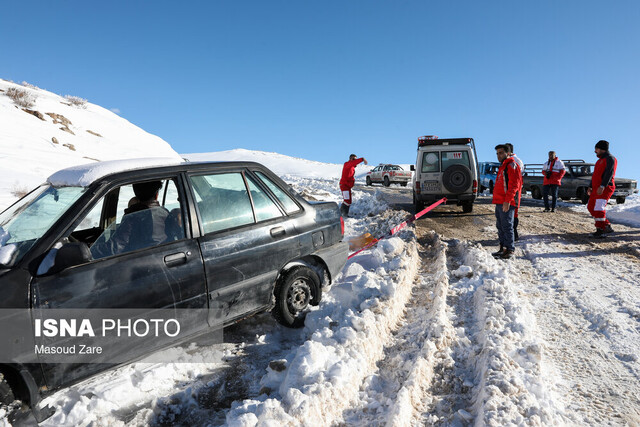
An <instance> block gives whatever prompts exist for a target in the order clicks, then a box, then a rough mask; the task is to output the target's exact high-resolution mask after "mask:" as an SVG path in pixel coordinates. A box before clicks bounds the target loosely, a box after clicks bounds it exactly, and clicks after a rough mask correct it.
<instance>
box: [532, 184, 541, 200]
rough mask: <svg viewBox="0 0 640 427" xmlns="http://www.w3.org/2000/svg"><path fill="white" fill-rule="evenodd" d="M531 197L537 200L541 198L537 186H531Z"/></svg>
mask: <svg viewBox="0 0 640 427" xmlns="http://www.w3.org/2000/svg"><path fill="white" fill-rule="evenodd" d="M531 197H533V198H534V199H537V200H540V199H542V192H541V191H540V189H539V188H538V187H531Z"/></svg>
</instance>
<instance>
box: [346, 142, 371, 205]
mask: <svg viewBox="0 0 640 427" xmlns="http://www.w3.org/2000/svg"><path fill="white" fill-rule="evenodd" d="M362 162H364V164H365V165H367V164H369V163H367V159H365V158H364V157H361V158H359V159H358V158H356V155H355V154H351V155H350V156H349V161H348V162H345V164H344V166H343V167H342V178H340V191H341V192H342V198H343V199H344V200H343V202H342V205H341V206H340V213H341V214H342V216H345V217H346V216H347V215H349V208H350V207H351V189H352V188H353V185H354V184H355V183H356V180H355V174H356V166H358V165H359V164H360V163H362Z"/></svg>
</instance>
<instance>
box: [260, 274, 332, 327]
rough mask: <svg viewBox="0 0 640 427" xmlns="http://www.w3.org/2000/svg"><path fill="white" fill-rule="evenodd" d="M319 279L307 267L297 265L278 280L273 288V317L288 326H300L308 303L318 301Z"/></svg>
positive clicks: (302, 324)
mask: <svg viewBox="0 0 640 427" xmlns="http://www.w3.org/2000/svg"><path fill="white" fill-rule="evenodd" d="M320 292H321V289H320V280H319V279H318V275H317V274H316V273H315V272H314V271H313V270H311V269H310V268H309V267H305V266H298V267H294V268H293V269H291V270H289V271H288V272H287V273H286V274H285V275H284V276H282V277H281V278H280V280H278V282H277V283H276V286H275V289H274V295H275V297H276V305H275V307H274V308H273V310H272V311H271V313H272V314H273V317H275V319H276V320H277V321H278V322H279V323H281V324H283V325H284V326H287V327H289V328H301V327H302V326H304V319H305V317H306V316H307V311H308V308H309V305H310V304H311V303H312V302H319V301H320V297H321V296H320Z"/></svg>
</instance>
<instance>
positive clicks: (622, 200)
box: [616, 197, 626, 205]
mask: <svg viewBox="0 0 640 427" xmlns="http://www.w3.org/2000/svg"><path fill="white" fill-rule="evenodd" d="M625 200H626V199H625V198H624V197H616V203H617V204H619V205H621V204H623V203H624V202H625Z"/></svg>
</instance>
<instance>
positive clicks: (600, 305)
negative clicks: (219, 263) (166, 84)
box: [0, 81, 640, 426]
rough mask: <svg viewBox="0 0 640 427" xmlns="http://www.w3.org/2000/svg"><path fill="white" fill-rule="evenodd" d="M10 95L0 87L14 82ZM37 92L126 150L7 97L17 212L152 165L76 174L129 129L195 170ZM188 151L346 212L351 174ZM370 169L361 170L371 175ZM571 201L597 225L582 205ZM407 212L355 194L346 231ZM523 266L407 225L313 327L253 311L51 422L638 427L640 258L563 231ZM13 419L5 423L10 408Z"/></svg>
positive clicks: (72, 402) (0, 145)
mask: <svg viewBox="0 0 640 427" xmlns="http://www.w3.org/2000/svg"><path fill="white" fill-rule="evenodd" d="M12 85H13V84H11V83H7V82H4V81H0V88H2V89H6V88H7V87H10V86H12ZM13 86H15V85H13ZM36 92H37V95H38V100H37V102H36V108H37V109H38V110H43V111H47V112H48V111H57V112H60V113H61V114H64V115H65V116H67V117H68V118H70V119H71V121H72V122H73V123H74V126H77V128H76V127H74V129H76V130H82V129H84V128H90V129H92V130H95V131H98V132H100V133H101V134H102V135H104V138H107V137H109V138H110V142H109V144H111V145H110V147H111V148H109V149H108V150H107V149H104V148H103V147H100V144H102V143H96V142H95V141H94V140H92V138H93V137H84V139H80V138H79V141H78V142H77V147H78V148H79V149H80V148H81V149H82V152H81V153H80V154H74V153H73V152H71V151H70V150H68V149H66V148H65V149H64V150H61V148H60V147H56V146H53V145H52V144H49V143H47V142H46V141H47V140H50V136H51V135H58V137H59V139H60V138H63V137H65V138H71V137H72V136H71V135H70V134H66V133H65V134H60V133H55V132H53V133H50V131H51V129H50V128H51V122H50V121H48V122H42V121H40V120H39V119H37V118H35V117H33V116H31V115H29V114H26V113H24V112H22V111H21V110H18V109H15V107H13V105H12V104H11V103H9V102H7V100H6V97H4V96H3V95H2V94H1V93H0V108H2V111H1V112H0V117H3V118H4V117H10V118H11V119H10V120H9V121H11V122H12V124H11V125H8V126H7V127H6V128H5V126H4V122H3V126H2V127H0V149H2V151H0V153H1V154H0V155H3V156H5V158H1V159H0V162H4V163H3V164H2V169H1V172H0V190H1V193H0V196H1V198H0V202H2V203H5V205H6V204H7V203H8V202H9V201H10V200H12V199H14V198H15V197H14V196H11V195H10V194H9V192H10V191H11V189H12V188H13V187H15V186H32V185H34V183H36V184H37V183H40V182H42V181H44V179H45V178H46V176H47V175H48V174H50V173H51V172H54V171H55V170H57V169H59V168H60V167H63V166H76V167H73V168H71V169H68V170H67V171H62V172H58V173H56V174H54V175H53V176H52V177H51V178H50V180H51V181H53V182H56V183H58V184H65V185H71V184H72V183H76V184H79V185H85V184H86V183H88V182H90V181H92V180H94V179H96V177H98V176H102V175H104V174H106V173H111V172H110V171H114V170H116V169H118V170H120V169H122V168H130V167H138V166H142V164H141V163H140V161H139V160H136V162H137V163H135V165H134V166H132V162H131V161H126V160H125V161H120V162H114V163H111V162H103V163H97V164H96V163H93V164H90V165H87V166H78V165H80V164H82V163H86V160H87V159H86V158H85V160H82V159H83V157H82V155H81V154H93V155H95V156H99V157H100V159H101V160H106V159H115V158H122V159H126V158H128V157H130V155H131V150H130V147H129V145H131V144H130V143H127V142H125V143H122V144H121V145H117V141H118V140H120V137H121V136H122V137H123V136H125V135H130V136H132V135H135V136H136V138H138V139H135V140H136V141H138V140H139V141H141V143H142V145H139V146H138V148H141V147H142V148H141V150H140V151H145V150H147V151H148V150H150V149H153V151H152V152H153V154H154V155H155V154H158V155H169V157H170V158H171V160H169V163H172V164H175V163H177V162H179V161H180V158H181V156H178V155H177V154H175V153H173V152H172V150H171V149H170V147H169V146H168V144H166V143H164V141H161V140H160V139H159V138H157V137H154V136H152V135H148V134H145V133H144V132H143V131H141V130H139V129H137V128H135V129H134V127H133V125H131V124H130V123H128V122H126V120H124V119H121V118H119V117H117V116H115V115H113V114H111V113H109V112H106V110H104V109H101V108H100V107H98V106H94V105H91V104H90V105H88V107H87V109H86V110H74V109H72V108H73V107H69V106H65V105H64V104H61V102H65V100H64V99H63V98H60V97H58V96H57V95H53V94H49V93H47V92H45V91H42V90H36ZM54 107H55V109H54ZM34 120H35V121H34ZM85 120H86V121H85ZM40 122H42V123H40ZM76 123H78V124H76ZM80 123H82V125H80ZM81 126H82V127H81ZM121 128H122V129H121ZM123 129H126V130H123ZM136 129H137V130H136ZM54 131H55V128H54ZM85 133H86V132H85ZM76 134H77V135H79V134H80V132H76ZM67 135H69V136H67ZM96 138H97V137H96ZM122 140H123V141H124V140H127V141H129V140H130V139H128V138H122ZM74 144H75V142H74ZM136 145H137V144H136ZM156 148H157V149H156ZM8 153H11V156H14V157H12V158H11V159H9V158H8V157H6V156H8V155H9V154H8ZM147 154H148V153H147ZM184 157H186V158H188V159H189V160H192V161H211V160H212V161H234V160H242V161H247V160H248V161H256V162H259V163H262V164H264V165H266V166H267V167H269V168H270V169H272V170H273V171H274V172H276V173H277V174H279V175H280V176H281V177H283V179H285V181H286V182H288V183H289V184H290V185H291V186H292V187H293V188H294V189H295V190H296V191H297V192H299V193H300V194H302V195H303V196H304V197H306V198H307V199H310V200H330V201H336V202H338V201H340V193H339V189H338V179H339V177H340V174H341V169H342V165H341V164H326V163H320V162H315V161H310V160H305V159H298V158H293V157H288V156H285V155H281V154H277V153H267V152H259V151H248V150H242V149H237V150H230V151H224V152H217V153H204V154H202V153H201V154H187V155H184ZM148 161H149V162H151V163H156V162H158V160H157V159H151V160H148ZM145 162H146V161H145ZM160 162H161V163H164V162H165V160H162V161H160ZM9 164H11V168H10V169H5V165H6V166H7V167H9ZM368 169H370V167H364V166H362V167H359V168H358V174H359V175H358V177H359V180H360V181H362V180H363V177H364V174H365V173H366V171H367V170H368ZM559 205H560V206H563V207H571V209H574V210H577V211H579V212H584V213H585V215H586V208H585V207H584V206H583V205H576V204H575V203H565V202H559ZM408 215H409V213H408V212H406V211H402V210H394V209H391V208H390V207H389V206H388V205H387V204H386V203H385V201H384V197H383V193H382V190H381V189H379V188H374V189H373V190H372V191H370V192H364V191H359V190H356V191H355V192H354V201H353V205H352V207H351V210H350V217H349V218H347V219H346V220H345V228H346V235H347V238H349V237H355V236H359V235H361V234H363V233H364V232H370V233H371V234H372V235H374V236H376V237H378V236H382V235H384V234H386V233H387V232H388V230H389V229H390V228H391V227H393V226H394V225H397V224H398V223H400V222H402V221H404V220H405V219H406V218H407V216H408ZM607 215H608V217H609V218H610V219H611V220H612V222H613V223H614V228H615V227H616V224H626V225H627V226H631V227H636V228H637V227H640V198H639V197H638V195H634V196H632V197H629V198H628V199H627V201H626V203H625V204H622V205H617V204H615V203H613V204H611V205H610V206H609V207H608V212H607ZM483 230H484V231H487V232H492V233H493V232H494V231H492V230H494V229H493V228H492V227H485V228H484V229H483ZM631 232H632V233H636V231H634V230H633V229H631ZM1 238H2V237H1V236H0V239H1ZM518 255H519V256H518V257H517V258H516V259H514V260H511V261H509V262H503V261H497V260H495V259H494V258H493V257H491V256H490V249H489V248H485V247H483V246H482V245H480V244H472V243H469V242H466V241H459V240H445V237H444V236H439V235H438V234H436V233H435V232H430V233H428V234H427V235H426V236H421V237H420V238H418V236H416V232H415V229H414V228H413V227H408V228H406V229H404V230H403V231H401V232H400V233H399V234H397V235H396V236H394V237H392V238H388V239H383V240H382V241H381V242H380V243H379V244H378V245H376V246H374V247H372V248H370V249H368V250H365V251H363V252H361V253H360V254H358V255H357V256H355V257H353V258H352V259H351V260H349V261H348V263H347V265H346V266H345V268H344V270H343V271H342V273H340V275H338V276H337V277H336V278H335V281H334V283H333V285H332V286H331V287H330V288H329V289H325V292H324V294H323V300H322V302H321V303H320V305H319V306H318V307H313V308H312V310H311V311H310V312H309V314H308V316H307V319H306V322H305V326H304V328H302V329H299V330H290V329H287V328H284V327H282V326H280V325H277V324H276V323H275V322H274V321H273V320H271V318H270V316H269V315H267V314H263V315H258V316H254V317H252V318H249V319H247V320H245V321H243V322H241V323H239V324H238V325H236V326H234V327H231V328H228V329H225V342H224V343H222V344H212V345H199V346H197V345H195V344H192V345H190V346H189V347H187V348H182V347H181V348H175V349H169V350H166V351H168V352H173V353H171V354H173V355H174V360H175V363H165V364H151V363H144V362H137V363H134V364H130V365H127V366H124V367H120V368H118V369H116V370H112V371H108V372H106V373H104V374H101V375H99V376H96V377H93V378H90V379H88V380H86V381H84V382H82V383H80V384H77V385H74V386H72V387H69V388H66V389H63V390H60V391H58V392H56V393H55V394H53V395H51V396H49V397H48V398H47V399H45V401H44V402H43V405H50V406H51V407H53V408H54V409H55V413H54V415H53V416H52V417H50V418H49V419H47V420H45V421H44V422H43V423H42V425H44V426H54V425H55V426H57V425H83V426H86V425H173V424H181V425H185V424H189V425H222V424H224V425H230V426H256V425H274V426H275V425H381V424H387V425H393V426H400V425H425V424H429V425H433V424H437V425H470V424H474V425H489V426H498V425H534V426H546V425H624V424H628V425H637V424H638V423H639V422H640V413H638V410H639V408H640V401H639V400H638V396H639V395H640V393H639V391H640V385H639V384H640V361H639V357H638V354H640V327H639V323H638V319H639V318H640V288H638V283H640V273H639V270H638V269H637V263H636V262H635V261H633V260H630V257H633V256H634V255H633V254H630V255H628V256H627V255H621V254H619V253H616V252H611V251H606V250H602V249H599V248H598V247H596V246H594V245H592V244H590V243H585V244H582V243H576V242H575V241H570V240H565V239H563V238H562V236H555V237H553V238H546V237H544V236H532V237H529V238H527V239H526V240H525V241H524V242H522V243H521V244H520V246H519V249H518ZM636 256H637V255H636ZM0 424H8V420H7V418H6V412H4V409H2V408H0Z"/></svg>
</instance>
